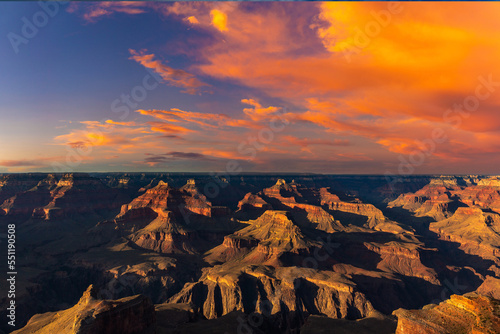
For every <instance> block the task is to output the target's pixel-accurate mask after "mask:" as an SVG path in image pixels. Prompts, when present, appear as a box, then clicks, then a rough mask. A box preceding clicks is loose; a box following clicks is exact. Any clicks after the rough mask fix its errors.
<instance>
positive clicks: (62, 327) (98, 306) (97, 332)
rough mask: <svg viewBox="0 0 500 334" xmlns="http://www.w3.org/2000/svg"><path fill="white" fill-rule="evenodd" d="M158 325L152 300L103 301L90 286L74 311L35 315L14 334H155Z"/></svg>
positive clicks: (134, 298)
mask: <svg viewBox="0 0 500 334" xmlns="http://www.w3.org/2000/svg"><path fill="white" fill-rule="evenodd" d="M155 322H156V315H155V309H154V306H153V304H152V303H151V300H150V299H149V298H147V297H144V296H141V295H137V296H132V297H127V298H122V299H118V300H100V299H98V298H97V292H96V291H95V289H94V288H93V286H90V287H89V288H88V289H87V291H85V292H84V294H83V296H82V298H81V299H80V301H79V302H78V303H77V304H76V305H75V306H73V307H72V308H69V309H67V310H64V311H59V312H53V313H44V314H39V315H35V316H33V317H32V318H31V319H30V321H29V322H28V324H27V325H26V326H25V327H24V328H22V329H20V330H17V331H14V332H13V333H16V334H24V333H33V334H49V333H50V334H52V333H61V334H63V333H64V334H73V333H74V334H114V333H116V334H139V333H141V334H154V333H156V329H155Z"/></svg>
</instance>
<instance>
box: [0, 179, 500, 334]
mask: <svg viewBox="0 0 500 334" xmlns="http://www.w3.org/2000/svg"><path fill="white" fill-rule="evenodd" d="M11 224H14V225H15V235H16V243H15V245H16V271H17V276H16V285H15V287H16V299H15V300H16V322H15V324H16V326H15V327H12V326H9V325H8V323H7V321H8V320H5V319H8V318H7V315H8V314H9V311H8V310H7V307H8V306H9V302H10V300H9V298H8V297H7V291H8V290H9V285H8V282H7V281H6V280H5V279H2V280H1V281H0V289H1V290H2V294H1V296H0V298H1V299H0V304H1V311H0V316H1V317H2V319H4V320H3V321H2V322H1V323H0V325H1V327H0V333H1V332H2V331H3V332H4V333H10V332H14V333H23V334H24V333H80V334H85V333H92V334H98V333H111V334H113V333H121V334H123V333H158V334H161V333H200V332H205V333H221V334H222V333H224V334H225V333H238V334H240V333H241V334H242V333H256V334H257V333H340V334H343V333H346V334H347V333H352V334H354V333H356V334H358V333H359V334H364V333H366V334H368V333H373V334H385V333H387V334H393V333H397V334H413V333H418V334H431V333H432V334H441V333H450V334H451V333H476V334H479V333H485V334H486V333H500V301H499V299H500V258H499V257H500V178H499V177H496V176H480V175H467V176H432V175H415V176H401V177H399V176H398V177H388V176H380V175H319V174H311V175H309V174H294V175H292V174H285V175H278V174H276V175H275V174H241V175H222V174H214V175H208V174H189V173H90V174H82V173H71V174H43V173H33V174H0V226H2V231H1V233H2V234H1V235H0V237H1V239H0V241H1V242H0V244H1V245H3V246H2V254H4V253H6V251H7V239H6V238H7V227H8V226H9V225H11ZM4 255H5V257H4V258H6V256H7V254H4ZM3 262H4V263H3V264H2V266H3V267H2V268H3V269H4V270H3V271H4V272H7V271H8V270H7V268H6V261H3Z"/></svg>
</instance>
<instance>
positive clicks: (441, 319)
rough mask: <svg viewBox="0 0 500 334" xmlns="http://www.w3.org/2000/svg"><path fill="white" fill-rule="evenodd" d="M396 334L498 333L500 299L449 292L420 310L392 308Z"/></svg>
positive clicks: (499, 329)
mask: <svg viewBox="0 0 500 334" xmlns="http://www.w3.org/2000/svg"><path fill="white" fill-rule="evenodd" d="M394 314H395V315H396V316H397V317H398V327H397V330H396V334H414V333H419V334H452V333H464V334H469V333H470V334H492V333H500V301H499V300H495V299H492V298H489V297H485V296H481V295H477V294H475V293H470V294H466V295H463V296H457V295H452V296H451V297H450V299H448V300H446V301H444V302H442V303H440V304H439V305H428V306H426V307H424V308H423V309H422V310H402V309H399V310H396V311H395V312H394Z"/></svg>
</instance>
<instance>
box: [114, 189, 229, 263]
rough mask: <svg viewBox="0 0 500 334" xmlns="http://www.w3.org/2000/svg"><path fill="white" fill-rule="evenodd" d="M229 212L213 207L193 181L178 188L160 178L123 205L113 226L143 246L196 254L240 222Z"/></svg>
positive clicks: (165, 251)
mask: <svg viewBox="0 0 500 334" xmlns="http://www.w3.org/2000/svg"><path fill="white" fill-rule="evenodd" d="M229 215H230V210H229V209H228V208H226V207H220V206H216V207H214V206H212V204H211V203H210V202H209V201H207V199H206V197H205V196H204V195H202V194H200V193H199V192H198V189H197V188H196V187H195V182H194V181H192V180H189V181H188V183H187V184H186V185H185V186H183V187H181V188H179V189H176V188H174V187H171V186H170V185H169V184H167V183H165V182H163V181H159V182H158V184H157V185H156V186H155V187H152V188H150V189H148V190H146V191H145V193H144V194H142V195H140V196H138V197H137V198H135V199H134V200H132V201H131V202H130V203H128V204H125V205H123V206H122V208H121V212H120V213H119V214H118V215H117V216H116V217H115V219H114V225H115V226H116V229H117V230H118V231H119V232H120V233H121V235H122V236H125V237H126V238H127V239H129V240H130V241H131V242H132V243H134V244H135V245H137V246H138V247H141V248H143V249H148V250H152V251H155V252H158V253H164V254H171V253H188V254H194V253H197V252H203V250H204V249H206V248H207V247H209V246H210V245H212V244H211V243H212V242H214V241H215V242H217V241H218V240H219V239H220V240H222V237H223V236H222V235H220V234H227V232H226V231H227V230H229V231H230V232H232V231H234V226H235V225H236V224H237V223H236V222H234V221H231V220H230V217H229Z"/></svg>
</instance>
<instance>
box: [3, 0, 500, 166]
mask: <svg viewBox="0 0 500 334" xmlns="http://www.w3.org/2000/svg"><path fill="white" fill-rule="evenodd" d="M47 13H48V14H47ZM49 14H50V15H49ZM499 17H500V3H461V2H458V3H428V2H424V3H422V2H418V3H405V2H402V3H386V2H379V3H374V2H360V3H353V2H349V3H333V2H330V3H322V2H258V3H250V2H182V3H173V2H156V3H147V2H146V3H144V2H99V3H93V2H74V3H70V4H64V5H57V6H56V5H54V4H52V7H50V8H45V11H44V8H42V7H40V5H39V4H38V3H37V2H18V3H14V2H8V3H5V2H2V3H0V35H1V36H2V37H1V38H2V39H1V43H0V173H1V172H28V171H47V172H50V171H145V172H147V171H172V172H178V171H193V172H208V171H224V170H227V169H229V170H237V171H238V172H314V173H332V174H335V173H347V174H354V173H363V174H384V173H394V174H398V173H402V174H412V173H439V174H453V173H460V174H469V173H470V174H475V173H479V174H499V171H498V168H497V166H498V165H499V162H500V154H499V153H500V20H499ZM33 28H34V29H33Z"/></svg>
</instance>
